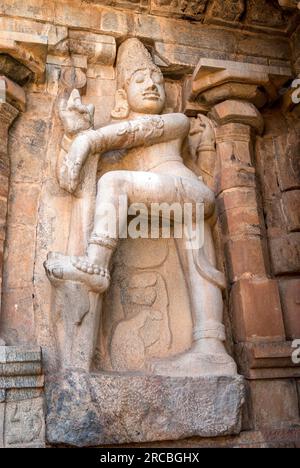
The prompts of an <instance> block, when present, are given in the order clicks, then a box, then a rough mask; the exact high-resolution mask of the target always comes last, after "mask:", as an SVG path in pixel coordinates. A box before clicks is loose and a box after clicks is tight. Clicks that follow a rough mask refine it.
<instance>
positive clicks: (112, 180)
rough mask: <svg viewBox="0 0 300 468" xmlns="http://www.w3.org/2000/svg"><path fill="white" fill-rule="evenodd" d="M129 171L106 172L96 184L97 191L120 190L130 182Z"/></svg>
mask: <svg viewBox="0 0 300 468" xmlns="http://www.w3.org/2000/svg"><path fill="white" fill-rule="evenodd" d="M129 174H130V173H129V171H110V172H106V173H105V174H104V175H103V176H102V177H101V178H100V179H99V182H98V190H100V189H105V190H109V189H111V190H116V189H121V188H123V187H124V185H125V184H127V183H128V182H129V180H130V177H129Z"/></svg>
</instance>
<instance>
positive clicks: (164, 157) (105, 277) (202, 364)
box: [45, 39, 236, 376]
mask: <svg viewBox="0 0 300 468" xmlns="http://www.w3.org/2000/svg"><path fill="white" fill-rule="evenodd" d="M117 80H118V90H117V93H116V106H115V109H114V110H113V112H112V117H113V119H114V121H113V122H112V123H111V124H110V125H107V126H105V127H102V128H100V129H98V130H94V129H93V128H92V127H93V124H92V122H93V108H92V107H91V106H84V105H83V104H82V103H81V100H80V97H79V94H78V93H77V92H76V91H73V93H72V95H71V97H70V100H69V102H68V104H67V105H66V103H64V105H63V107H62V108H61V117H62V120H63V123H64V126H65V130H66V133H67V136H68V137H69V138H72V137H74V136H75V139H74V140H73V142H71V144H70V147H69V151H68V153H67V155H66V157H65V158H64V161H63V162H62V164H61V166H60V168H59V183H60V186H61V187H62V188H63V189H65V190H67V191H68V192H70V193H75V192H76V190H77V188H78V184H79V182H80V175H81V172H82V170H83V168H84V165H85V164H86V161H87V160H88V158H91V157H93V155H95V156H94V157H95V158H96V155H102V154H104V153H105V152H107V151H111V150H115V149H118V150H123V153H122V154H123V156H122V157H123V158H124V159H126V167H127V168H128V169H127V170H122V171H111V172H108V173H106V174H104V175H103V176H102V177H101V178H100V180H99V182H98V186H97V198H96V203H95V216H94V225H93V229H92V232H91V234H90V237H89V240H88V246H87V249H86V252H85V255H84V256H81V257H79V256H72V255H63V254H61V253H49V255H48V258H47V261H46V262H45V269H46V272H47V275H48V278H49V280H50V281H51V282H52V283H53V286H54V287H55V288H57V287H60V288H61V287H63V286H64V284H69V285H70V284H71V285H73V286H74V288H75V289H76V287H77V286H79V287H80V286H81V285H82V286H83V287H84V288H85V289H86V290H87V291H88V292H90V293H92V294H94V295H96V296H97V297H101V296H102V295H103V293H104V292H105V291H106V290H107V289H108V288H109V285H110V267H111V260H112V256H113V253H114V251H115V250H116V249H117V247H118V242H119V234H118V233H117V235H116V231H115V230H112V229H111V227H110V226H107V218H106V216H104V215H103V207H105V206H108V205H113V206H115V207H116V212H118V210H117V205H118V203H119V197H120V196H122V197H125V199H126V200H128V203H129V204H131V203H144V204H146V205H147V206H150V205H151V203H168V204H170V205H172V204H173V203H181V204H183V203H192V204H193V206H195V205H196V204H197V203H203V204H204V215H205V240H204V246H203V247H202V248H201V249H187V248H186V246H185V239H176V245H177V250H178V254H179V256H180V260H181V263H182V265H183V268H184V271H185V275H186V282H187V285H188V290H189V295H190V301H191V307H192V311H193V324H194V332H193V344H192V347H191V349H190V350H189V351H188V352H186V353H184V354H181V355H178V356H174V357H172V358H169V359H156V360H153V361H150V362H149V365H148V369H149V372H152V373H154V374H160V375H171V376H201V375H233V374H236V365H235V363H234V361H233V360H232V358H231V357H230V356H229V355H228V354H227V352H226V350H225V347H224V341H225V329H224V325H223V324H222V317H223V301H222V288H224V287H225V279H224V277H223V274H222V273H220V272H219V271H218V270H217V269H216V268H215V252H214V246H213V240H212V234H211V227H210V221H209V220H210V219H211V217H212V216H213V214H214V208H215V200H214V194H213V192H212V191H211V190H210V189H209V188H208V187H207V186H206V185H205V184H204V183H203V181H201V180H200V179H199V178H198V177H197V176H196V175H195V174H194V172H192V171H191V170H190V169H188V168H187V167H186V166H185V165H184V163H183V159H182V146H183V142H184V140H185V139H186V137H187V136H188V134H189V130H190V122H189V119H188V118H187V117H186V116H185V115H183V114H180V113H172V114H163V109H164V105H165V99H166V96H165V88H164V78H163V75H162V73H161V71H160V69H159V68H158V67H157V66H156V65H155V64H154V63H153V60H152V58H151V55H150V54H149V52H148V51H147V49H146V48H145V47H144V45H143V44H142V43H141V42H140V41H139V40H137V39H128V40H126V41H125V42H124V43H123V44H122V45H121V46H120V48H119V52H118V59H117ZM124 223H127V218H126V219H118V220H117V224H118V226H119V227H120V231H121V230H122V228H123V226H122V225H123V224H124ZM120 231H119V232H120ZM170 274H172V272H170ZM75 289H74V290H75ZM97 308H98V310H97V313H98V314H100V313H101V301H100V303H99V305H98V306H97ZM85 313H86V311H85ZM95 323H97V322H95Z"/></svg>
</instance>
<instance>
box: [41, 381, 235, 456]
mask: <svg viewBox="0 0 300 468" xmlns="http://www.w3.org/2000/svg"><path fill="white" fill-rule="evenodd" d="M243 401H244V384H243V379H242V378H241V377H216V378H214V377H207V378H193V379H188V378H181V379H178V378H177V379H176V378H169V377H151V376H141V375H140V376H139V375H134V374H129V375H124V376H120V375H118V374H115V375H111V374H102V375H101V374H99V375H97V374H90V375H87V374H80V373H76V372H69V373H68V374H65V375H64V376H52V377H51V379H50V380H49V381H48V383H47V405H48V410H47V440H48V442H50V443H55V444H68V445H73V446H74V445H75V446H79V447H80V446H97V445H100V444H111V443H128V442H147V441H148V442H150V441H154V440H170V439H182V438H186V437H192V436H196V435H200V436H206V437H216V436H220V435H225V434H235V433H238V432H239V431H240V423H241V420H240V416H241V408H242V404H243Z"/></svg>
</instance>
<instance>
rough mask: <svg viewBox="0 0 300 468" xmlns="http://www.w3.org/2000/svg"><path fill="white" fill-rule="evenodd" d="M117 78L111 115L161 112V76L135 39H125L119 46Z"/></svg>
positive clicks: (124, 116) (162, 101)
mask: <svg viewBox="0 0 300 468" xmlns="http://www.w3.org/2000/svg"><path fill="white" fill-rule="evenodd" d="M117 81H118V90H117V92H116V106H115V109H114V110H113V112H112V116H113V117H114V118H118V119H124V118H126V117H128V115H129V113H130V111H133V112H137V113H140V114H160V113H161V112H162V110H163V108H164V105H165V101H166V94H165V87H164V78H163V75H162V72H161V71H160V69H159V68H158V67H157V66H156V65H155V64H154V62H153V60H152V57H151V55H150V53H149V52H148V50H147V49H146V47H145V46H144V45H143V44H142V43H141V42H140V41H139V40H138V39H127V40H126V41H125V42H123V44H122V45H121V46H120V48H119V52H118V58H117Z"/></svg>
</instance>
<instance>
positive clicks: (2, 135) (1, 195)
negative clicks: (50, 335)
mask: <svg viewBox="0 0 300 468" xmlns="http://www.w3.org/2000/svg"><path fill="white" fill-rule="evenodd" d="M21 97H22V98H23V97H24V91H23V90H22V88H20V87H19V86H17V85H16V84H14V83H13V82H11V81H10V80H8V79H7V78H5V77H0V307H1V290H2V270H3V252H4V242H5V234H6V216H7V200H8V189H9V174H10V161H9V156H8V148H7V146H8V131H9V128H10V126H11V124H12V123H13V121H14V120H15V118H16V117H17V115H18V114H19V110H18V109H17V108H16V107H15V106H14V105H12V104H11V103H10V102H14V100H15V101H16V103H20V98H21ZM8 100H9V101H10V102H8ZM21 101H23V99H21ZM17 105H18V104H17ZM0 344H1V343H0Z"/></svg>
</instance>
